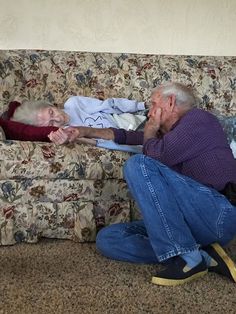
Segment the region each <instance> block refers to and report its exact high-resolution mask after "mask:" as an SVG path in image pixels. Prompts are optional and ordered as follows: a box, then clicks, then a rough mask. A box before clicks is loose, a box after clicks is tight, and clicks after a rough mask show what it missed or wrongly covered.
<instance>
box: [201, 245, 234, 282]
mask: <svg viewBox="0 0 236 314" xmlns="http://www.w3.org/2000/svg"><path fill="white" fill-rule="evenodd" d="M202 249H203V250H204V251H206V252H207V253H208V255H210V257H212V258H213V260H214V261H215V262H216V265H214V266H209V267H208V270H209V271H211V272H214V273H217V274H220V275H223V276H225V277H228V278H229V279H231V280H232V281H233V282H236V265H235V264H234V262H233V261H232V259H231V258H230V257H229V256H228V255H227V253H226V252H225V251H224V250H223V248H222V247H221V246H220V245H219V244H218V243H213V244H211V245H208V246H206V247H204V248H202Z"/></svg>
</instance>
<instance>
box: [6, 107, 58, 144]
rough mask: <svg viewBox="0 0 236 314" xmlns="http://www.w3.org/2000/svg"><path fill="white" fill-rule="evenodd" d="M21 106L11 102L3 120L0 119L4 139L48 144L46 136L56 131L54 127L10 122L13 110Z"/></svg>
mask: <svg viewBox="0 0 236 314" xmlns="http://www.w3.org/2000/svg"><path fill="white" fill-rule="evenodd" d="M20 105H21V104H20V103H19V102H17V101H12V102H10V104H9V108H8V111H7V112H6V113H5V115H6V119H5V118H0V126H1V127H2V128H3V130H4V132H5V135H6V139H9V140H19V141H39V142H50V140H49V138H48V134H49V133H50V132H51V131H56V130H58V128H56V127H54V126H42V127H38V126H33V125H28V124H24V123H21V122H16V121H11V120H10V118H11V117H12V115H13V113H14V111H15V109H16V108H17V107H18V106H20Z"/></svg>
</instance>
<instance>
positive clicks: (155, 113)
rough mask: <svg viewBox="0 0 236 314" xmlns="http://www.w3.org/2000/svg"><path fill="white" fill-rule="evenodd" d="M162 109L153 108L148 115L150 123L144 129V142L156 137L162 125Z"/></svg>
mask: <svg viewBox="0 0 236 314" xmlns="http://www.w3.org/2000/svg"><path fill="white" fill-rule="evenodd" d="M161 114H162V110H161V108H151V109H150V111H149V113H148V117H149V119H148V121H147V122H146V124H145V127H144V142H146V141H147V140H148V139H149V138H152V137H156V136H157V132H158V131H159V129H160V125H161Z"/></svg>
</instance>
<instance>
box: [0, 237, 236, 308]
mask: <svg viewBox="0 0 236 314" xmlns="http://www.w3.org/2000/svg"><path fill="white" fill-rule="evenodd" d="M230 253H231V256H233V258H234V260H235V261H236V245H235V243H234V244H233V245H231V246H230ZM155 268H156V266H153V265H152V266H150V265H149V266H147V265H133V264H129V263H121V262H115V261H110V260H108V259H106V258H104V257H102V256H100V255H99V254H98V253H97V252H96V250H95V245H94V244H87V243H86V244H80V243H74V242H72V241H61V240H41V241H40V242H39V243H37V244H32V245H30V244H22V245H15V246H12V247H10V246H8V247H0V313H1V314H3V313H4V314H10V313H14V314H17V313H21V314H28V313H30V314H38V313H40V314H44V313H48V314H51V313H57V314H61V313H65V314H66V313H77V314H83V313H99V314H100V313H101V314H102V313H111V314H113V313H114V314H115V313H119V314H120V313H125V314H126V313H135V314H139V313H153V314H156V313H164V314H166V313H218V314H221V313H236V284H233V283H231V282H230V281H229V280H227V279H225V278H223V277H220V276H217V275H215V274H208V275H207V276H205V277H203V278H202V279H199V280H197V281H195V282H192V283H189V284H186V285H183V286H178V287H160V286H156V285H153V284H151V282H150V280H151V277H152V274H154V273H155Z"/></svg>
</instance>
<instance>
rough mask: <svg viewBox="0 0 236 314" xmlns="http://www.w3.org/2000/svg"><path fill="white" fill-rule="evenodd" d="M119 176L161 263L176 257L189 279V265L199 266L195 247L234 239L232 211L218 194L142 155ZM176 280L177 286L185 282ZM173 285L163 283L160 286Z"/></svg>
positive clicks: (234, 215) (130, 160)
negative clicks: (139, 214) (122, 178)
mask: <svg viewBox="0 0 236 314" xmlns="http://www.w3.org/2000/svg"><path fill="white" fill-rule="evenodd" d="M124 173H125V177H126V181H127V183H128V186H129V188H130V190H131V192H132V194H133V196H134V199H135V200H136V201H137V203H138V205H139V207H140V209H141V212H142V215H143V219H144V224H145V227H146V229H147V234H148V236H149V240H150V243H151V246H152V248H153V250H154V252H155V254H156V256H157V259H158V260H159V261H160V262H161V261H165V260H167V259H169V258H171V257H174V256H179V255H180V256H181V258H182V259H183V260H184V261H185V262H187V266H188V268H189V271H190V272H189V274H190V276H192V275H191V272H192V270H191V269H192V268H194V267H195V266H194V267H192V266H191V263H193V265H194V259H195V262H196V261H197V262H196V264H201V263H200V260H199V256H200V253H199V251H198V247H199V244H200V245H208V244H210V243H212V242H215V241H218V242H220V243H222V244H224V243H227V242H228V241H229V240H230V239H231V238H232V237H233V235H234V233H235V223H236V214H235V210H234V211H233V209H235V208H234V207H233V206H232V205H231V204H230V203H229V202H228V201H227V200H226V199H225V197H223V196H221V195H220V194H219V193H218V192H217V191H215V190H213V189H210V188H207V187H205V186H203V185H201V184H199V183H197V182H195V181H194V180H192V179H190V178H187V177H185V176H182V175H179V174H177V173H176V172H174V171H172V170H171V169H169V168H168V167H166V166H164V165H163V164H161V163H160V162H158V161H156V160H153V159H151V158H149V157H146V156H144V155H135V156H133V157H131V158H130V159H129V160H128V161H127V162H126V164H125V167H124ZM191 258H193V261H191ZM182 259H178V261H181V263H179V262H178V263H177V264H178V265H177V266H176V267H182V266H183V267H184V263H182ZM189 260H190V264H189V263H188V261H189ZM181 265H182V266H181ZM189 266H190V267H189ZM196 266H197V265H196ZM172 268H173V267H172ZM184 268H185V267H184ZM197 268H198V267H197ZM197 268H196V269H197ZM203 268H204V266H203V265H202V267H200V270H199V269H198V272H199V273H201V272H202V271H201V270H202V269H203ZM173 269H174V268H173ZM185 270H186V268H185ZM186 272H187V271H186ZM182 275H184V274H182ZM193 277H194V274H193ZM187 279H188V278H187ZM177 281H178V282H177ZM177 281H176V282H177V283H176V284H179V283H183V282H185V279H184V280H182V282H181V280H180V279H178V280H177ZM186 281H187V280H186ZM173 282H174V281H173V280H172V281H170V283H168V280H167V281H166V283H163V284H174V283H173ZM157 283H158V282H157ZM160 284H162V283H160Z"/></svg>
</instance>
